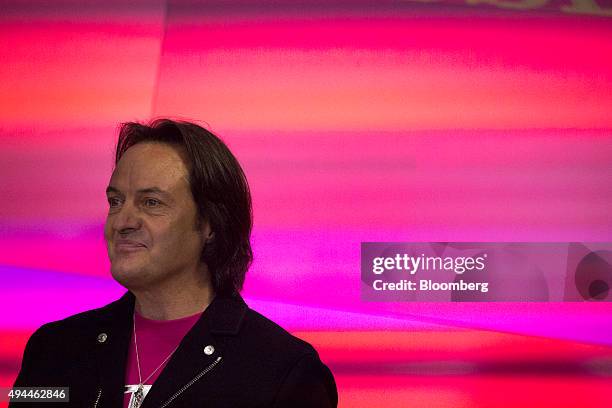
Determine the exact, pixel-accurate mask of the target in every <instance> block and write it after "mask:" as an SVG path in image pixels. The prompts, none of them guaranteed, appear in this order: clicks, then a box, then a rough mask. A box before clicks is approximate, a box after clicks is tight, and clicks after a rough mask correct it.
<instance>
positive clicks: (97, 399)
mask: <svg viewBox="0 0 612 408" xmlns="http://www.w3.org/2000/svg"><path fill="white" fill-rule="evenodd" d="M100 395H102V388H98V396H97V397H96V401H95V402H94V405H93V408H98V402H100Z"/></svg>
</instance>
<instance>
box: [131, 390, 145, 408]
mask: <svg viewBox="0 0 612 408" xmlns="http://www.w3.org/2000/svg"><path fill="white" fill-rule="evenodd" d="M143 398H144V395H143V386H142V384H138V389H137V390H136V392H135V393H134V402H133V404H132V407H131V408H140V406H141V405H142V400H143Z"/></svg>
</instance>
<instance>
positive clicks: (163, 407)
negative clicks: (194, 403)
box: [94, 356, 221, 408]
mask: <svg viewBox="0 0 612 408" xmlns="http://www.w3.org/2000/svg"><path fill="white" fill-rule="evenodd" d="M220 361H221V356H219V357H217V359H216V360H215V361H213V362H212V364H210V365H209V366H208V367H206V368H205V369H204V370H202V371H200V373H199V374H198V375H196V376H195V377H193V378H192V379H191V381H189V382H188V383H187V384H185V385H183V387H182V388H181V389H180V390H178V391H177V392H175V393H174V394H173V395H172V396H171V397H170V398H168V400H167V401H166V402H164V403H163V404H162V405H161V406H160V407H159V408H166V407H167V406H168V405H170V403H171V402H172V401H174V400H175V399H176V397H178V396H179V395H181V394H182V393H183V392H185V390H186V389H187V388H189V387H191V386H192V385H193V384H194V383H195V382H196V381H198V380H199V379H200V378H202V376H204V375H205V374H206V373H208V372H209V371H210V370H212V369H213V368H215V366H216V365H217V364H219V362H220ZM94 408H95V407H94Z"/></svg>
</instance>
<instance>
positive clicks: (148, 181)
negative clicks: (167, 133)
mask: <svg viewBox="0 0 612 408" xmlns="http://www.w3.org/2000/svg"><path fill="white" fill-rule="evenodd" d="M187 177H188V170H187V167H186V165H185V163H184V161H183V158H182V157H181V155H180V154H179V152H178V151H177V150H175V149H174V148H172V147H171V146H168V145H164V144H159V143H155V144H154V143H146V144H145V143H143V144H142V146H141V145H135V146H132V147H130V148H129V149H128V150H127V151H126V152H125V153H124V154H123V156H122V157H121V159H120V160H119V162H118V163H117V166H116V167H115V169H114V170H113V173H112V175H111V179H110V183H109V184H110V185H111V186H113V187H114V188H116V189H120V188H129V189H137V190H140V189H151V188H158V189H160V190H168V189H171V188H173V187H175V186H176V185H177V184H182V183H184V182H187ZM119 184H120V185H123V186H119Z"/></svg>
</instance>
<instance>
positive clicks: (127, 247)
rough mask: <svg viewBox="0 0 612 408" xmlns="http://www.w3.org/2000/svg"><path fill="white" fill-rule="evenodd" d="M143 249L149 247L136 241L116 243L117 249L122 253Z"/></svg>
mask: <svg viewBox="0 0 612 408" xmlns="http://www.w3.org/2000/svg"><path fill="white" fill-rule="evenodd" d="M142 249H147V247H146V246H144V245H142V244H135V243H120V244H115V251H117V252H120V253H131V252H137V251H140V250H142Z"/></svg>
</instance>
